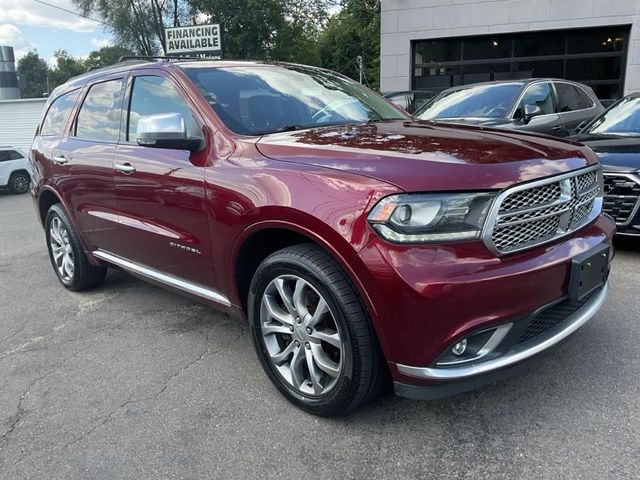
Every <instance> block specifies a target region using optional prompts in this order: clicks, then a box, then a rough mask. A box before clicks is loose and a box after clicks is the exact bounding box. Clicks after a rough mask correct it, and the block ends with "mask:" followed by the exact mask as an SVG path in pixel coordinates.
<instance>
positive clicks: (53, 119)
mask: <svg viewBox="0 0 640 480" xmlns="http://www.w3.org/2000/svg"><path fill="white" fill-rule="evenodd" d="M77 98H78V90H74V91H73V92H69V93H65V94H64V95H60V96H59V97H58V98H56V99H55V100H54V101H53V103H52V104H51V106H50V107H49V110H48V111H47V115H46V116H45V117H44V121H43V122H42V128H41V129H40V135H62V133H63V130H64V126H65V124H66V123H67V118H69V114H70V113H71V109H72V108H73V105H74V104H75V103H76V99H77Z"/></svg>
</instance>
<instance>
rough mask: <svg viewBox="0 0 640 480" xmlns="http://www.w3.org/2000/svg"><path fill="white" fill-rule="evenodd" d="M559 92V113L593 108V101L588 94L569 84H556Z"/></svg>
mask: <svg viewBox="0 0 640 480" xmlns="http://www.w3.org/2000/svg"><path fill="white" fill-rule="evenodd" d="M556 91H557V92H558V112H561V113H562V112H571V111H573V110H584V109H587V108H591V107H593V101H592V100H591V97H589V95H587V93H586V92H585V91H584V90H582V89H581V88H579V87H576V86H575V85H571V84H569V83H556Z"/></svg>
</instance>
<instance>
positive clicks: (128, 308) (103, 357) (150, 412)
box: [0, 193, 640, 480]
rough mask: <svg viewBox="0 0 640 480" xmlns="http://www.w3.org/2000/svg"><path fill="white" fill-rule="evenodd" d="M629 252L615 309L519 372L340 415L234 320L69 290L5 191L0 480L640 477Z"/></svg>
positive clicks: (190, 306)
mask: <svg viewBox="0 0 640 480" xmlns="http://www.w3.org/2000/svg"><path fill="white" fill-rule="evenodd" d="M617 248H618V250H617V256H616V258H615V260H614V266H613V272H612V276H611V282H610V283H611V285H610V286H611V288H610V295H609V298H608V300H607V302H606V304H605V306H604V308H603V309H602V310H601V311H600V313H599V314H598V315H597V316H596V317H595V318H594V319H593V320H592V321H590V322H589V323H588V324H587V325H586V326H585V327H584V328H582V329H581V330H580V331H578V332H577V333H576V334H575V335H574V336H572V337H571V338H570V339H569V340H568V341H567V342H565V343H563V344H562V345H560V346H558V347H557V348H555V349H553V350H552V351H550V352H547V353H544V354H543V355H541V356H540V357H539V358H537V359H535V360H534V361H533V362H532V363H530V364H529V365H528V366H527V367H525V368H524V370H523V371H522V372H520V374H519V375H518V376H516V377H512V378H509V379H507V380H505V381H502V382H499V383H496V384H494V385H491V386H489V387H485V388H483V389H481V390H478V391H474V392H471V393H467V394H464V395H460V396H457V397H454V398H449V399H443V400H438V401H412V400H406V399H402V398H397V397H394V396H393V395H392V394H390V393H387V394H386V395H383V396H382V397H381V398H380V399H379V400H378V401H376V402H375V403H373V404H371V405H369V406H367V407H365V408H363V409H362V410H360V411H358V412H356V413H354V414H352V415H350V416H348V417H345V418H339V419H330V420H329V419H321V418H316V417H313V416H311V415H308V414H305V413H303V412H301V411H300V410H297V409H296V408H295V407H293V406H292V405H290V404H289V403H288V402H287V401H286V400H284V399H283V397H281V396H280V395H279V394H278V392H277V391H276V390H275V389H274V388H273V387H272V386H271V384H270V383H269V381H268V379H267V377H266V376H265V375H264V373H263V372H262V369H261V367H260V364H259V362H258V360H257V358H256V357H255V354H254V351H253V347H252V345H251V341H250V338H249V335H248V331H247V328H246V326H245V325H243V324H242V323H240V322H239V321H238V320H236V319H234V318H230V317H227V316H226V315H224V314H222V313H220V312H217V311H216V310H214V309H212V308H210V307H208V306H205V305H202V304H199V303H197V302H194V301H192V300H190V299H186V298H183V297H181V296H179V295H176V294H174V293H171V292H167V291H165V290H162V289H161V288H158V287H155V286H152V285H149V284H147V283H144V282H142V281H140V280H137V279H135V278H133V277H131V276H129V275H127V274H125V273H122V272H118V271H111V272H110V274H109V276H108V277H107V280H106V282H105V284H104V286H103V287H101V288H99V289H97V290H94V291H90V292H86V293H73V292H69V291H66V290H65V289H64V288H62V286H61V285H60V284H59V283H58V281H57V279H56V277H55V275H54V273H53V271H52V269H51V265H50V263H49V260H48V257H47V252H46V247H45V243H44V235H43V231H42V228H41V227H40V225H39V223H38V221H37V219H36V215H35V211H34V209H33V206H32V202H31V199H30V198H29V196H28V195H22V196H14V195H9V194H4V193H0V479H3V480H13V479H23V478H24V479H26V478H28V479H105V480H106V479H109V480H113V479H173V478H178V479H183V478H184V479H196V478H198V479H199V478H213V479H227V478H240V479H249V478H282V479H288V478H314V479H321V478H330V479H343V478H358V479H359V478H362V479H378V478H399V479H400V478H401V479H411V478H434V479H446V478H474V479H478V478H493V479H495V478H505V479H520V478H527V479H531V478H548V479H569V478H585V479H592V478H593V479H621V478H638V477H639V476H640V473H639V472H640V239H637V240H628V241H624V242H617ZM496 301H500V299H496Z"/></svg>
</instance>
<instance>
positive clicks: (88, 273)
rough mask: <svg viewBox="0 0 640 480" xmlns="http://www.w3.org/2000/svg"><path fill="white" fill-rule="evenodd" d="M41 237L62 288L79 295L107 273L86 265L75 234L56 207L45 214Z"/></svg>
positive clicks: (101, 279) (85, 258) (103, 268)
mask: <svg viewBox="0 0 640 480" xmlns="http://www.w3.org/2000/svg"><path fill="white" fill-rule="evenodd" d="M45 234H46V238H47V247H48V249H49V258H50V259H51V265H52V266H53V270H54V271H55V273H56V275H57V276H58V280H60V282H61V283H62V285H64V286H65V287H66V288H68V289H69V290H73V291H80V290H87V289H89V288H93V287H95V286H97V285H99V284H101V283H102V282H103V280H104V278H105V276H106V274H107V269H106V268H105V267H94V266H93V265H91V264H90V263H89V260H88V259H87V256H86V255H85V253H84V250H83V249H82V245H81V244H80V240H79V239H78V234H77V233H76V231H75V230H74V228H73V224H72V223H71V220H70V219H69V216H68V215H67V213H66V212H65V211H64V209H63V208H62V207H61V206H60V204H56V205H53V206H52V207H51V208H50V209H49V211H48V212H47V217H46V219H45Z"/></svg>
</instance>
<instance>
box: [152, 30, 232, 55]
mask: <svg viewBox="0 0 640 480" xmlns="http://www.w3.org/2000/svg"><path fill="white" fill-rule="evenodd" d="M164 35H165V40H166V44H167V55H171V54H176V53H181V54H184V53H207V54H210V55H217V56H219V55H220V54H221V53H222V43H221V42H220V25H218V24H214V25H192V26H190V27H173V28H165V30H164Z"/></svg>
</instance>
